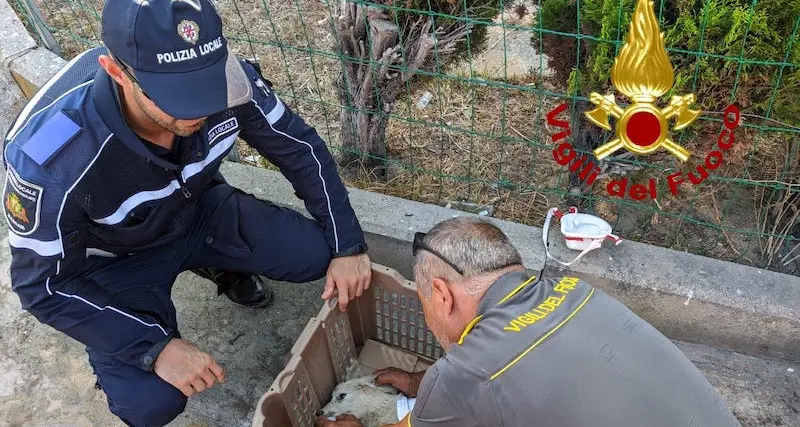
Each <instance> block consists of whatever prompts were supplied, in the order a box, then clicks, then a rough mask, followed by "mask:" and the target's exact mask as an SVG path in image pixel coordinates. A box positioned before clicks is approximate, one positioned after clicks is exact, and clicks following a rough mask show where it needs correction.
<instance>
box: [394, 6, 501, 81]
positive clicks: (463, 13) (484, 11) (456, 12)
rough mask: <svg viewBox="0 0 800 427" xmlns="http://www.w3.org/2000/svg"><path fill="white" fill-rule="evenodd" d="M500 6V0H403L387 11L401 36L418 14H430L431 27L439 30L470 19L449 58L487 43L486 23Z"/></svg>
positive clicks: (421, 15) (480, 48)
mask: <svg viewBox="0 0 800 427" xmlns="http://www.w3.org/2000/svg"><path fill="white" fill-rule="evenodd" d="M501 6H506V5H504V4H503V3H502V0H499V1H498V0H405V1H401V2H396V3H394V7H396V8H397V9H392V10H390V11H389V12H390V19H391V20H394V21H395V22H397V23H398V25H399V26H400V28H402V29H403V32H402V34H403V35H404V37H405V35H408V34H409V32H410V30H411V27H412V25H413V24H414V23H415V22H416V21H418V20H419V19H420V18H421V17H427V16H433V19H434V29H436V28H441V30H442V34H446V33H448V32H449V31H450V30H451V29H453V28H456V27H459V26H462V25H464V24H466V23H467V22H473V27H472V31H471V32H470V33H469V35H468V36H467V37H466V38H464V39H463V40H461V41H459V42H458V44H457V46H456V52H455V54H454V55H453V56H452V57H451V58H449V60H448V62H450V61H458V60H461V59H464V58H467V57H468V56H469V55H475V54H476V53H477V52H480V51H481V50H483V49H484V48H485V47H486V30H487V28H488V27H487V25H486V24H487V23H490V22H491V21H492V19H494V18H495V17H496V16H497V15H498V13H500V9H501ZM442 15H446V16H442ZM474 21H478V22H474ZM442 65H444V64H440V66H442Z"/></svg>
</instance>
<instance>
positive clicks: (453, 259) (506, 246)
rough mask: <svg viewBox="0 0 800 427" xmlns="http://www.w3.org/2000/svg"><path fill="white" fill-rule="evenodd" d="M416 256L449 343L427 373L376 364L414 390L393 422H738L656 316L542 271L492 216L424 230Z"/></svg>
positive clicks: (419, 278)
mask: <svg viewBox="0 0 800 427" xmlns="http://www.w3.org/2000/svg"><path fill="white" fill-rule="evenodd" d="M414 256H415V265H414V278H415V280H416V282H417V293H418V295H419V298H420V300H421V302H422V307H423V311H424V313H425V321H426V323H427V325H428V326H429V328H430V329H431V331H432V332H433V333H434V335H435V336H436V339H437V340H438V341H439V343H440V344H441V345H442V347H443V348H444V349H445V350H446V352H447V353H446V355H445V356H444V357H442V358H441V359H439V360H438V361H437V362H436V363H435V364H434V365H433V366H432V367H430V368H429V369H428V370H427V371H426V372H418V373H407V372H402V371H399V370H396V369H386V370H383V371H379V372H378V373H377V376H376V383H378V384H391V385H393V386H395V387H397V388H398V389H400V390H401V391H403V392H404V393H406V394H407V395H409V396H416V397H417V400H416V404H415V406H414V409H413V411H412V412H411V413H410V414H409V415H408V416H407V417H406V418H405V419H403V420H401V421H400V422H399V423H398V424H395V425H393V426H391V427H406V426H412V427H429V426H437V427H439V426H447V427H496V426H504V427H531V426H533V427H536V426H542V427H588V426H591V427H732V426H741V424H740V423H739V422H738V421H737V419H736V418H735V417H734V415H733V414H732V413H731V411H730V409H729V408H728V406H727V404H726V403H725V401H724V400H723V399H722V397H721V396H720V395H719V393H718V392H717V390H716V389H715V388H714V387H713V386H712V385H711V384H710V383H709V382H708V380H707V379H706V378H705V376H704V375H703V374H702V373H701V372H700V371H699V370H698V369H697V367H695V366H694V365H693V364H692V362H691V361H690V360H689V359H687V358H686V356H685V355H684V354H683V353H682V352H681V351H680V350H679V349H678V348H677V347H676V346H675V345H674V344H673V343H672V342H671V341H669V340H668V339H667V338H666V337H664V336H663V335H662V334H661V333H659V332H658V331H657V330H656V329H655V328H654V327H653V326H651V325H650V324H648V323H647V322H645V321H644V320H642V319H641V318H639V317H638V316H636V315H635V314H634V313H633V312H631V311H630V310H629V309H628V308H626V307H625V306H624V305H623V304H621V303H620V302H619V301H617V300H615V299H613V298H611V297H610V296H608V295H607V294H605V293H604V292H602V291H601V290H599V289H596V288H594V287H592V286H591V285H590V284H588V283H586V282H584V281H582V280H579V279H578V278H576V277H571V276H565V277H561V278H555V279H544V278H537V277H536V276H535V273H534V272H533V271H531V270H527V269H525V268H524V267H523V266H522V260H521V258H520V255H519V253H518V251H517V250H516V249H515V248H514V247H513V246H512V245H511V243H510V242H509V240H508V238H507V237H506V236H505V235H504V234H503V232H502V231H500V230H499V229H498V228H496V227H495V226H493V225H491V224H489V223H488V222H485V221H482V220H479V219H469V218H454V219H450V220H447V221H444V222H442V223H440V224H438V225H437V226H436V227H434V228H433V230H431V231H430V233H428V234H427V235H424V234H421V233H419V234H418V235H417V237H416V238H415V241H414ZM318 425H319V426H322V427H360V426H361V423H360V422H359V421H358V420H356V419H355V418H354V417H352V416H350V415H344V416H340V417H339V419H338V420H337V421H326V420H320V421H319V423H318Z"/></svg>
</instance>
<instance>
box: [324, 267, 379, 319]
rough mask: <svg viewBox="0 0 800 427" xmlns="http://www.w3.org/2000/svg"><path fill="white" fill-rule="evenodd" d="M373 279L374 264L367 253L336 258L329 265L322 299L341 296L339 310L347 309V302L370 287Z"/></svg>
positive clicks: (326, 299)
mask: <svg viewBox="0 0 800 427" xmlns="http://www.w3.org/2000/svg"><path fill="white" fill-rule="evenodd" d="M371 280H372V264H371V263H370V260H369V256H367V254H360V255H353V256H348V257H342V258H334V259H333V260H332V261H331V264H330V265H329V266H328V278H327V280H326V281H325V290H324V291H323V292H322V299H324V300H325V301H328V300H330V299H331V298H333V296H334V295H336V294H338V296H339V310H341V311H345V310H347V304H348V303H349V302H350V301H352V300H354V299H356V298H358V297H360V296H361V295H362V294H363V293H364V291H366V290H367V289H369V284H370V281H371Z"/></svg>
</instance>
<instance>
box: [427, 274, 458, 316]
mask: <svg viewBox="0 0 800 427" xmlns="http://www.w3.org/2000/svg"><path fill="white" fill-rule="evenodd" d="M432 288H433V296H432V297H433V298H436V299H438V300H439V302H440V303H442V307H443V308H444V310H445V312H446V313H447V314H450V313H451V312H452V311H453V309H454V308H455V304H454V301H453V292H452V291H451V290H450V286H448V285H447V282H445V281H444V280H442V279H440V278H438V277H437V278H435V279H433V283H432Z"/></svg>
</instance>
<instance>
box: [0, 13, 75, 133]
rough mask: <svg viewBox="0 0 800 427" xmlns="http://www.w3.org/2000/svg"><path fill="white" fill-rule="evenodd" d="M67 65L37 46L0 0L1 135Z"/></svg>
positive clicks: (17, 18) (20, 22)
mask: <svg viewBox="0 0 800 427" xmlns="http://www.w3.org/2000/svg"><path fill="white" fill-rule="evenodd" d="M64 64H66V61H64V60H63V59H62V58H60V57H58V56H57V55H55V54H53V53H52V52H50V51H49V50H47V49H45V48H42V47H39V46H37V45H36V41H35V40H34V39H33V37H31V36H30V34H28V31H27V30H26V29H25V26H24V25H23V24H22V21H20V19H19V17H18V16H17V14H16V13H15V12H14V10H13V9H12V8H11V6H9V4H8V1H7V0H0V134H2V135H5V133H6V131H8V129H9V128H10V127H11V123H12V122H13V121H14V119H15V117H16V116H17V114H18V112H19V111H20V110H21V109H22V107H23V106H24V104H25V101H26V100H27V99H29V98H30V97H31V96H33V94H34V93H36V90H38V88H40V87H41V86H42V85H43V84H44V83H45V82H47V79H49V78H50V76H52V75H53V74H55V73H56V72H57V71H58V70H59V69H60V68H61V67H62V66H64Z"/></svg>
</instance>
